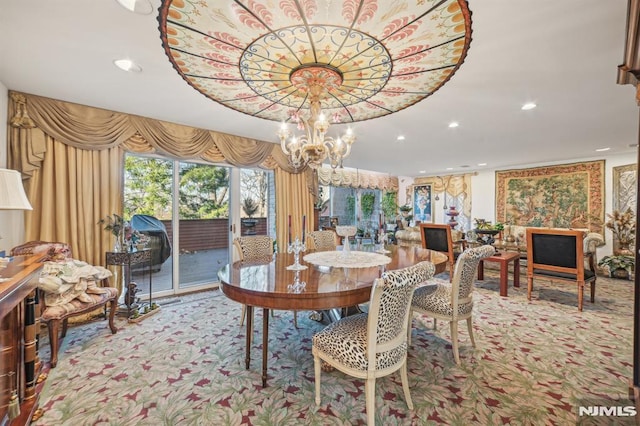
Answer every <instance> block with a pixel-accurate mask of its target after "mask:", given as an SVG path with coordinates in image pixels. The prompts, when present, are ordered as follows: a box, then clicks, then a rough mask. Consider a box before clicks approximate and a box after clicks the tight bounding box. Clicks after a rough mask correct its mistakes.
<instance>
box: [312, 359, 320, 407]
mask: <svg viewBox="0 0 640 426" xmlns="http://www.w3.org/2000/svg"><path fill="white" fill-rule="evenodd" d="M320 367H321V361H320V357H319V356H318V355H314V356H313V368H314V370H315V379H314V381H315V385H316V405H320V380H321V377H320V374H321V372H322V368H320Z"/></svg>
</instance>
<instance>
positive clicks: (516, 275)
mask: <svg viewBox="0 0 640 426" xmlns="http://www.w3.org/2000/svg"><path fill="white" fill-rule="evenodd" d="M484 262H498V263H499V264H500V296H504V297H507V285H508V283H509V262H513V286H514V287H520V253H518V252H516V251H503V252H500V253H496V254H494V255H493V256H489V257H486V258H484V259H482V260H481V261H480V263H479V264H478V280H480V281H482V280H484Z"/></svg>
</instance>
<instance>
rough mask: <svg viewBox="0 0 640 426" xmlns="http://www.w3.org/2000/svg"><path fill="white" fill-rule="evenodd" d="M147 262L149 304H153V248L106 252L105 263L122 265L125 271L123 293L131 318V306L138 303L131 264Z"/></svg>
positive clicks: (128, 315)
mask: <svg viewBox="0 0 640 426" xmlns="http://www.w3.org/2000/svg"><path fill="white" fill-rule="evenodd" d="M144 263H146V264H147V265H148V267H149V302H148V303H149V306H151V304H152V302H151V298H152V295H153V288H152V280H153V279H152V275H153V274H152V271H151V267H152V262H151V249H148V248H146V249H142V250H133V251H123V252H119V251H108V252H106V253H105V264H106V265H107V266H110V265H115V266H122V268H123V272H122V275H123V277H124V280H123V281H124V283H123V289H122V291H123V293H124V295H125V298H124V301H125V305H126V306H127V318H131V307H132V306H134V307H135V305H136V303H135V293H136V291H137V289H136V288H132V286H131V284H135V283H132V282H131V266H133V265H137V264H144Z"/></svg>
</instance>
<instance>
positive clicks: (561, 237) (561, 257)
mask: <svg viewBox="0 0 640 426" xmlns="http://www.w3.org/2000/svg"><path fill="white" fill-rule="evenodd" d="M583 240H584V231H579V230H569V229H567V230H560V229H535V228H529V229H527V284H528V285H527V287H528V288H527V299H528V300H531V292H532V291H533V279H534V278H545V279H547V280H551V281H564V282H570V283H575V284H576V285H577V287H578V310H579V311H582V304H583V303H582V302H583V298H584V285H585V284H586V283H590V284H591V303H594V301H595V292H596V273H595V271H593V270H590V269H587V268H585V265H584V264H585V262H584V259H585V258H584V243H583Z"/></svg>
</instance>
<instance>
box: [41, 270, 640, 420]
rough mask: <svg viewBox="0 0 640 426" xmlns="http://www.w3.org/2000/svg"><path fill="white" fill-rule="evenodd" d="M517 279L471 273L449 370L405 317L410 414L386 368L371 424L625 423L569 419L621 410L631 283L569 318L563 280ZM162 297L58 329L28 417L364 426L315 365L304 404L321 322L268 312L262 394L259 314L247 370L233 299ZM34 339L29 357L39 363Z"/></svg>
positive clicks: (570, 294) (432, 337)
mask: <svg viewBox="0 0 640 426" xmlns="http://www.w3.org/2000/svg"><path fill="white" fill-rule="evenodd" d="M489 274H490V272H489V271H487V275H489ZM487 275H486V276H487ZM440 278H441V279H445V280H447V281H448V278H447V275H446V274H442V275H440ZM523 281H524V282H523V283H522V287H521V288H520V289H515V288H513V287H510V288H509V297H507V298H503V297H500V296H499V294H498V284H497V280H496V278H495V277H494V278H491V277H488V279H487V280H486V281H483V282H477V287H476V289H477V290H476V292H475V296H474V297H475V301H476V305H475V308H474V309H475V320H474V321H475V322H474V326H475V332H476V341H477V344H478V346H477V348H475V349H474V348H472V347H471V344H470V342H469V339H468V335H467V332H466V325H465V324H464V322H462V323H461V324H460V325H461V327H460V356H461V360H462V364H461V366H459V367H458V366H456V364H455V363H454V361H453V355H452V353H451V345H450V337H449V327H448V325H447V324H446V323H443V322H438V329H437V331H434V330H433V329H432V326H433V321H432V320H431V319H428V318H426V317H418V318H417V319H415V320H414V323H413V324H414V329H413V336H412V344H411V347H410V349H409V360H408V365H409V382H410V387H411V395H412V397H413V403H414V405H415V407H414V410H413V411H409V410H408V409H407V406H406V404H405V401H404V397H403V394H402V387H401V383H400V377H399V375H398V374H393V375H391V376H388V377H385V378H382V379H378V381H377V383H376V402H375V405H376V424H379V425H432V424H434V425H435V424H451V425H472V424H477V425H499V424H511V425H575V424H633V421H632V419H625V418H621V417H620V418H612V417H586V416H582V417H579V416H578V415H577V412H578V406H580V405H585V404H592V405H593V404H595V405H605V406H615V405H622V406H628V405H631V403H630V402H629V401H628V399H627V394H628V383H629V378H630V377H631V376H632V328H633V313H632V312H633V283H632V282H631V281H623V280H612V279H607V278H598V286H597V289H596V303H595V304H591V303H590V302H588V294H589V292H588V290H586V291H585V307H584V312H582V313H580V312H578V310H577V296H576V289H575V287H573V286H568V285H566V284H559V283H558V284H551V283H548V282H544V281H540V282H537V285H536V288H535V289H534V298H533V301H532V302H531V303H529V302H527V300H526V279H525V280H523ZM173 302H174V303H166V304H165V305H163V306H162V310H161V311H160V312H158V314H156V315H153V316H150V317H148V318H146V319H144V320H143V321H141V322H140V323H137V324H127V323H126V322H125V321H124V320H122V319H120V320H119V321H118V324H117V325H118V326H119V328H120V330H119V331H118V333H117V334H115V335H112V334H111V333H110V332H109V330H108V327H107V324H106V322H105V321H97V322H93V323H90V324H84V325H80V326H75V327H72V328H70V329H69V332H68V334H67V337H66V338H65V339H64V341H63V343H62V347H61V350H60V357H59V361H58V366H57V367H56V368H55V369H53V370H50V371H49V378H48V380H47V381H46V384H45V387H44V390H43V393H42V394H41V397H40V406H41V407H42V408H43V409H44V410H45V413H44V415H43V417H42V418H41V419H39V420H38V421H36V422H34V424H35V425H37V426H44V425H74V426H75V425H79V424H83V425H88V424H92V425H98V424H113V425H359V424H364V423H365V418H366V417H365V397H364V383H363V381H362V380H357V379H353V378H351V377H348V376H346V375H344V374H342V373H340V372H337V371H334V372H331V373H323V375H322V402H321V405H320V406H316V404H315V401H314V372H313V357H312V355H311V337H312V335H313V333H314V332H317V331H318V330H320V329H321V328H322V327H323V326H322V324H319V323H316V322H314V321H312V320H310V319H308V315H306V313H302V312H299V313H298V322H299V327H300V328H299V329H295V328H294V326H293V316H292V314H291V313H290V312H286V311H279V312H276V313H275V316H274V317H273V318H272V319H271V320H270V346H269V386H268V387H267V388H265V389H263V388H262V387H261V378H260V368H261V367H260V366H261V364H260V362H261V361H260V360H261V342H262V339H261V333H260V330H261V322H262V316H261V314H257V315H256V324H255V329H256V332H255V333H256V334H255V335H254V339H253V351H252V357H253V359H252V361H251V368H250V369H249V370H245V368H244V347H245V346H244V345H245V343H244V342H245V340H244V328H243V327H241V326H240V325H239V315H240V311H241V309H240V305H238V304H237V303H235V302H232V301H230V300H228V299H227V298H226V297H225V296H224V295H223V294H222V293H220V292H219V291H212V292H205V293H198V294H194V295H190V296H184V297H180V298H179V299H178V300H174V301H173ZM160 304H161V305H162V301H161V302H160ZM43 334H46V333H43ZM43 340H44V341H43V342H42V343H41V350H40V355H41V358H42V360H43V361H48V360H49V346H48V342H47V341H46V339H43ZM625 421H626V422H625Z"/></svg>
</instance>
